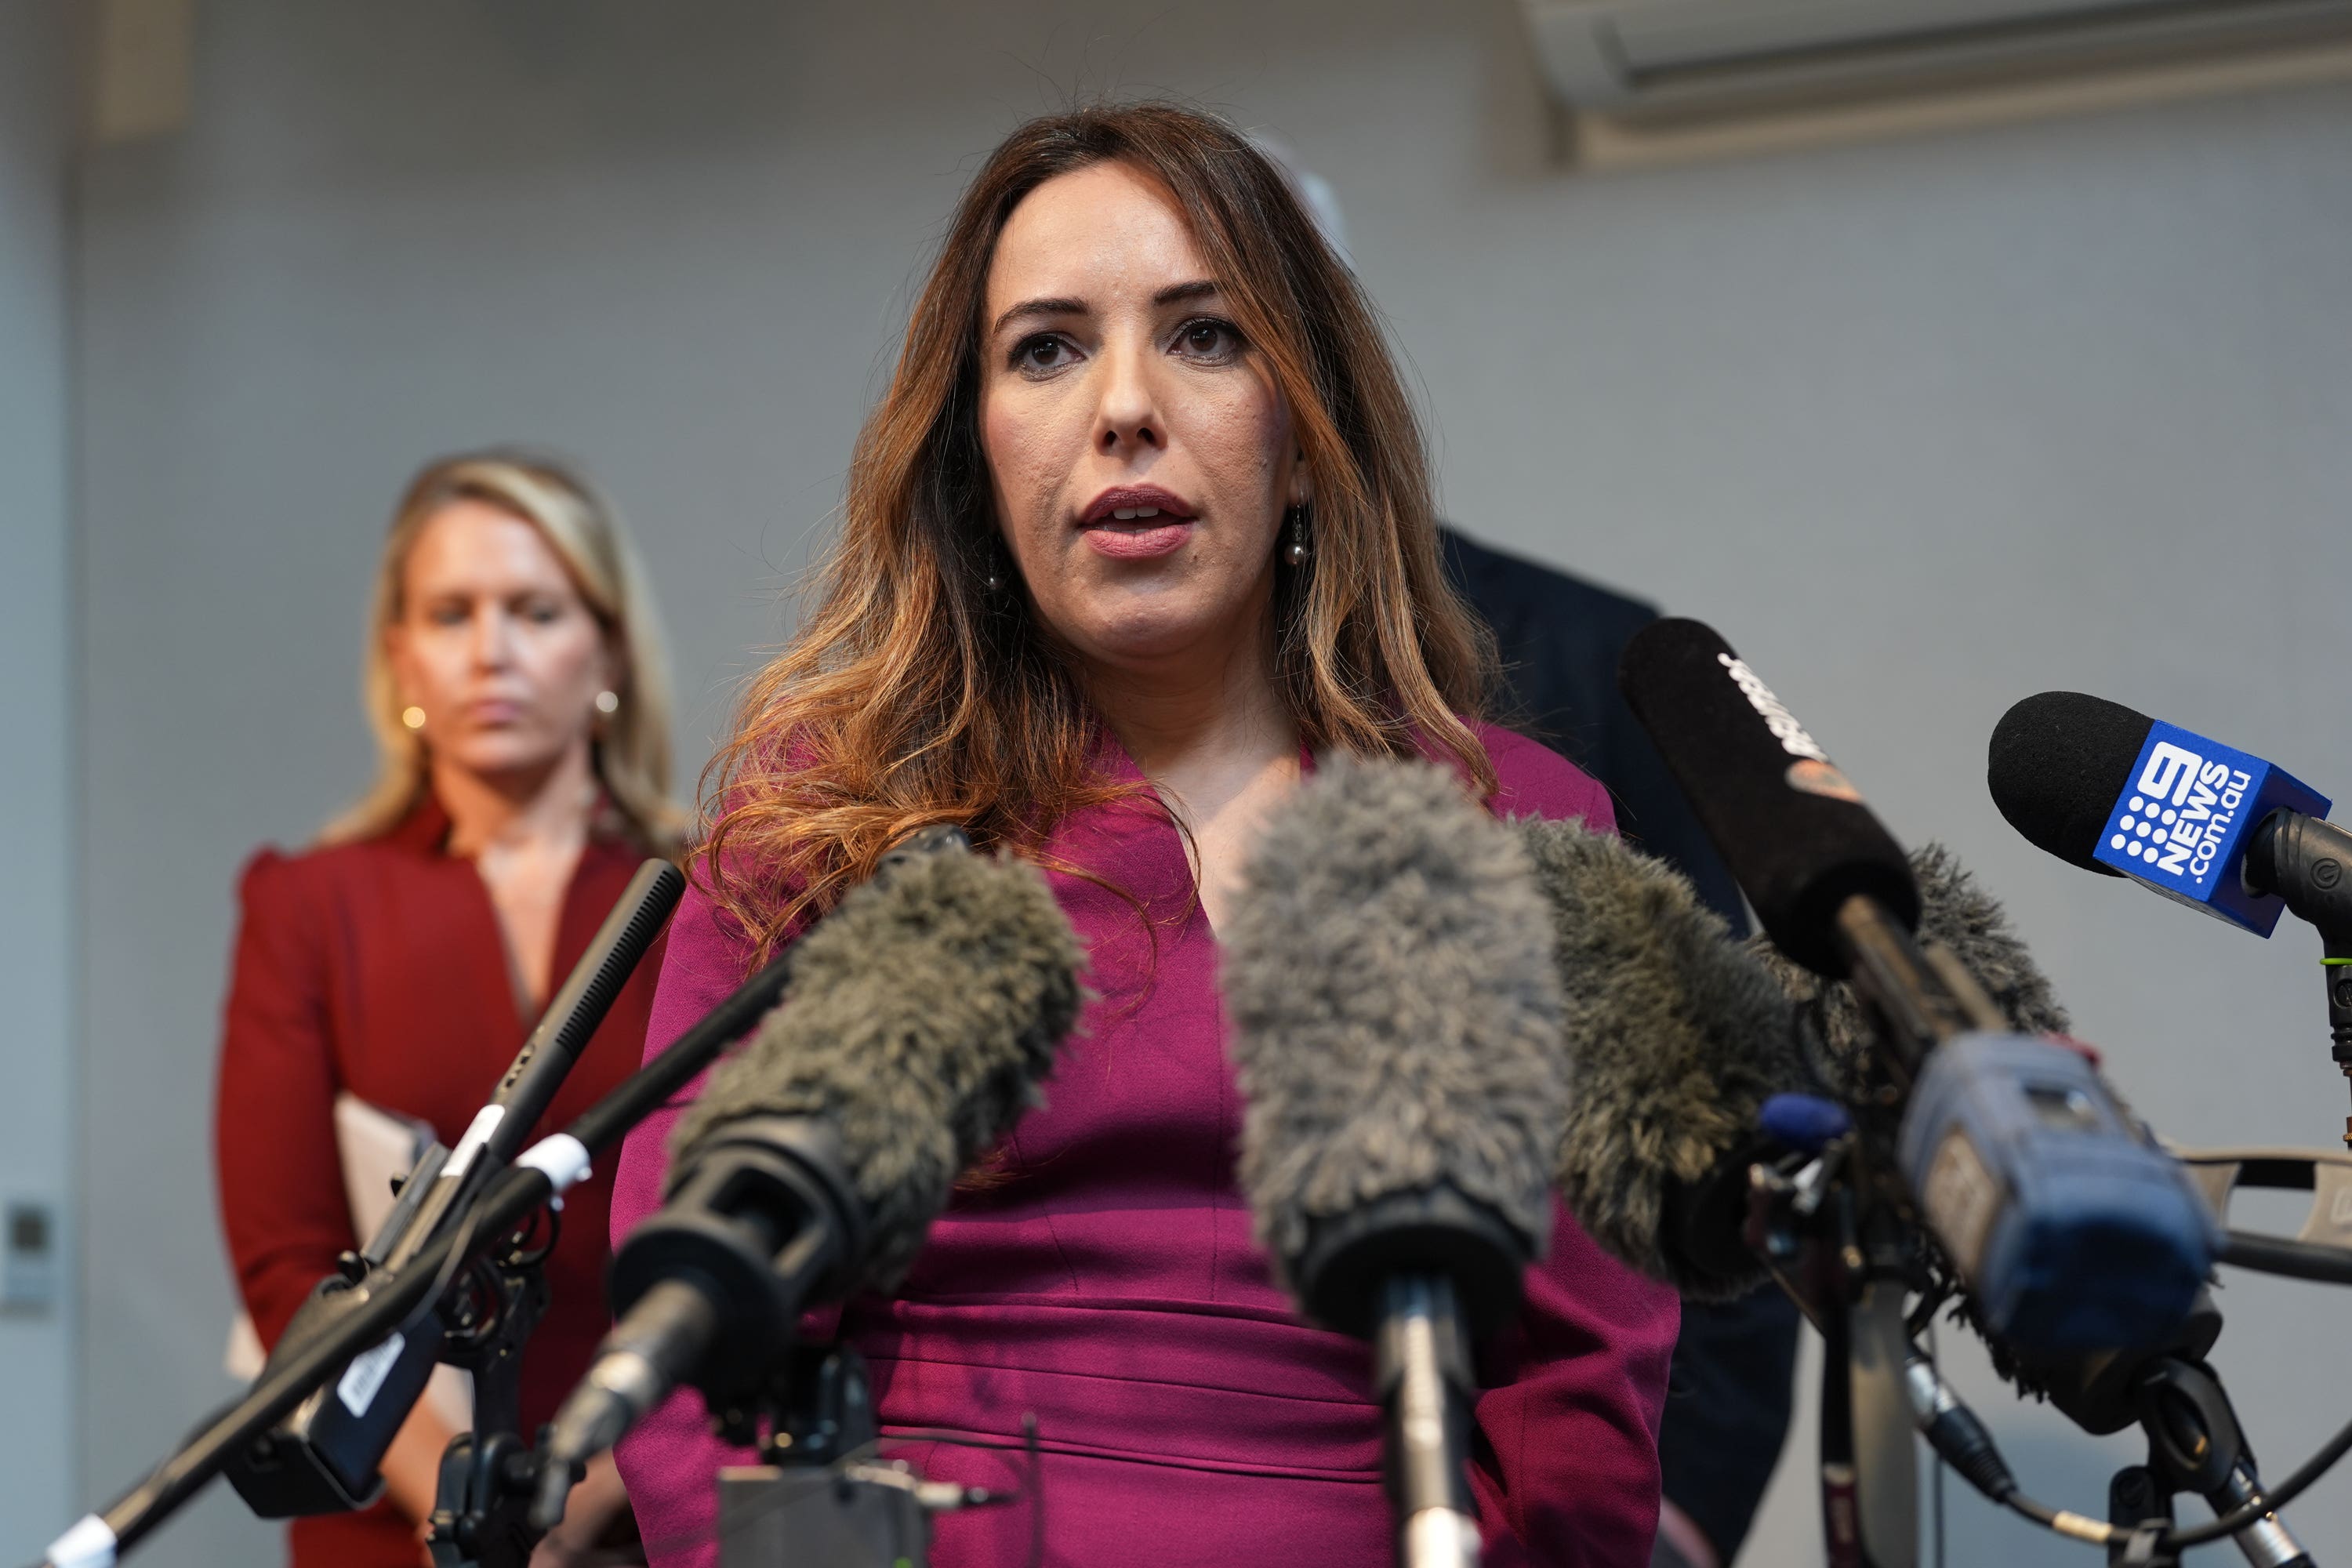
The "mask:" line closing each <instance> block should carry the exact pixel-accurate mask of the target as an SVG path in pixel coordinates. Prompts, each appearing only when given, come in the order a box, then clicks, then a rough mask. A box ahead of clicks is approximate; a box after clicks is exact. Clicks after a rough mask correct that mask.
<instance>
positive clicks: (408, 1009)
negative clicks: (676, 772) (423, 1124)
mask: <svg viewBox="0 0 2352 1568" xmlns="http://www.w3.org/2000/svg"><path fill="white" fill-rule="evenodd" d="M448 832H449V819H448V816H447V815H446V813H444V812H443V811H442V810H441V808H440V807H439V805H437V804H436V803H434V802H432V801H431V800H430V799H429V798H428V799H427V801H426V802H425V804H424V805H420V806H418V807H417V809H416V810H415V811H414V812H412V813H410V814H409V816H407V818H406V819H405V820H404V821H403V822H401V824H400V825H399V826H396V827H394V828H393V829H392V830H391V831H390V832H388V833H386V834H384V835H383V836H382V837H377V838H372V839H367V840H364V841H362V842H360V843H355V844H341V845H336V846H333V847H328V848H323V849H314V850H311V851H310V852H308V853H306V854H302V855H296V856H290V857H289V856H285V855H280V854H278V853H277V852H276V851H274V850H268V849H265V850H262V851H261V852H260V853H258V854H257V855H256V856H255V857H254V858H253V859H252V861H251V862H250V863H248V864H247V867H246V868H245V875H244V879H243V883H242V888H241V899H242V903H243V906H244V920H243V922H242V924H241V925H240V927H239V929H238V931H237V939H236V963H235V969H234V972H233V973H232V977H231V979H230V983H229V994H228V1006H227V1019H226V1030H225V1034H224V1037H223V1040H222V1045H221V1069H220V1083H219V1089H218V1098H217V1100H216V1102H215V1119H214V1138H215V1160H216V1163H217V1165H218V1173H219V1178H220V1197H221V1219H222V1224H223V1226H224V1227H225V1228H226V1231H227V1235H228V1247H229V1253H230V1256H231V1258H233V1260H234V1261H235V1264H236V1283H237V1289H238V1292H239V1293H240V1294H241V1295H242V1297H243V1298H244V1301H245V1306H246V1310H247V1311H249V1312H250V1313H251V1314H252V1315H253V1322H254V1327H255V1328H256V1329H257V1331H259V1332H260V1335H261V1341H262V1343H264V1344H265V1345H268V1344H275V1343H276V1342H277V1341H278V1335H279V1334H280V1333H282V1332H283V1331H285V1328H286V1324H287V1321H288V1320H289V1319H290V1318H291V1317H292V1316H293V1315H294V1310H295V1309H296V1308H298V1307H299V1306H300V1305H301V1304H302V1302H303V1300H304V1299H305V1298H307V1297H308V1296H309V1295H310V1289H311V1287H312V1286H314V1285H316V1284H317V1283H318V1282H319V1281H320V1279H323V1278H325V1277H326V1276H327V1275H329V1274H331V1273H333V1272H334V1268H335V1257H336V1254H338V1253H340V1252H341V1251H343V1250H344V1249H345V1248H349V1247H357V1246H358V1245H359V1243H360V1239H361V1238H357V1237H353V1236H352V1222H351V1214H350V1208H349V1205H348V1203H347V1200H346V1197H345V1194H344V1192H343V1185H342V1171H341V1157H340V1155H339V1154H338V1152H337V1149H336V1143H335V1131H334V1121H333V1105H334V1100H335V1096H336V1094H337V1092H338V1091H340V1090H343V1089H348V1090H350V1091H351V1092H352V1093H353V1094H355V1095H357V1096H359V1097H360V1098H361V1099H362V1100H367V1101H369V1102H371V1103H372V1104H374V1105H378V1106H381V1107H383V1109H384V1110H391V1111H394V1112H398V1113H400V1114H403V1115H406V1116H411V1117H415V1118H418V1119H421V1120H423V1121H429V1122H431V1123H432V1124H433V1127H434V1128H435V1130H436V1131H437V1132H438V1133H439V1135H440V1139H441V1142H443V1143H445V1144H452V1145H454V1144H455V1143H456V1142H457V1139H458V1137H459V1136H460V1135H461V1134H462V1133H463V1132H464V1131H465V1130H466V1124H467V1122H469V1121H472V1120H473V1117H474V1112H475V1111H476V1110H478V1109H479V1108H480V1107H481V1104H482V1102H483V1101H484V1100H487V1099H488V1098H489V1095H490V1090H491V1089H492V1088H493V1086H494V1085H495V1084H496V1083H497V1082H498V1079H499V1074H500V1073H502V1072H504V1071H505V1070H506V1068H507V1067H508V1065H509V1063H511V1062H512V1061H513V1059H514V1054H515V1052H516V1051H517V1050H519V1049H520V1048H521V1046H522V1042H523V1039H524V1037H526V1036H527V1035H528V1034H529V1033H530V1027H531V1025H532V1024H533V1023H535V1022H536V1019H527V1018H525V1017H523V1016H520V1013H519V1012H518V1005H517V1002H516V998H515V994H514V987H513V984H512V983H511V981H510V980H509V970H508V963H507V956H506V948H505V941H504V938H503V936H502V934H501V932H500V931H499V922H498V914H497V911H496V910H495V909H494V908H493V907H492V906H491V903H490V899H489V892H488V889H487V888H485V887H484V886H483V884H482V879H481V878H480V877H479V876H478V875H477V874H476V872H475V869H474V865H473V863H472V862H471V861H469V860H462V859H457V858H453V857H452V856H450V855H449V854H448V853H447V851H446V848H445V847H444V845H445V842H446V839H447V837H448ZM644 860H645V856H644V854H643V853H642V852H641V851H640V850H638V849H637V848H636V847H634V846H632V845H630V844H628V843H626V842H625V841H623V840H621V839H618V838H614V837H591V838H590V840H589V842H588V844H587V846H586V847H585V848H584V849H583V851H582V852H581V856H580V863H579V866H578V868H576V869H575V870H574V871H573V872H572V884H571V887H570V888H569V889H567V890H566V891H565V893H564V898H563V910H562V916H561V917H560V920H559V922H558V925H557V929H556V939H555V962H554V964H553V966H552V968H551V970H550V972H549V984H550V985H551V986H553V985H560V984H562V980H563V977H564V975H566V974H567V973H570V971H571V969H572V965H573V964H574V963H577V962H578V961H579V958H580V954H581V952H583V950H584V949H585V948H586V947H587V945H588V942H589V939H590V938H591V937H593V935H594V934H595V932H596V928H597V927H598V926H599V925H601V924H603V923H604V917H605V915H606V914H608V913H609V912H610V911H611V910H612V907H613V904H614V902H615V901H616V900H618V899H619V898H620V896H621V891H622V889H624V888H625V886H626V885H627V883H628V880H629V878H630V876H631V875H632V874H633V873H635V870H636V868H637V867H638V866H639V865H640V864H642V863H643V862H644ZM662 952H663V948H662V946H661V944H659V943H656V946H655V948H654V949H653V951H652V952H649V953H648V954H647V955H646V958H645V960H644V962H643V963H640V964H639V965H638V966H637V970H636V973H635V975H634V976H633V977H632V978H631V979H630V982H629V984H628V985H627V987H626V988H625V989H624V990H623V991H622V993H621V995H620V997H619V999H618V1000H617V1001H615V1002H614V1005H613V1009H612V1011H611V1013H609V1014H608V1015H607V1016H606V1017H605V1019H604V1026H603V1027H602V1028H600V1029H599V1030H598V1031H597V1032H596V1034H595V1036H594V1037H593V1038H592V1039H591V1040H590V1041H589V1043H588V1047H587V1049H586V1050H584V1051H583V1052H582V1053H581V1057H580V1060H579V1062H578V1063H577V1064H576V1065H575V1066H574V1067H573V1068H572V1074H571V1076H570V1078H569V1079H566V1081H565V1083H564V1085H563V1089H562V1093H561V1094H559V1095H558V1096H557V1097H556V1100H555V1103H554V1105H553V1107H552V1108H551V1110H550V1111H549V1114H548V1116H547V1118H546V1120H545V1121H543V1122H542V1123H541V1128H542V1130H544V1131H552V1130H553V1129H555V1128H558V1127H561V1126H562V1125H563V1124H564V1123H565V1122H567V1121H571V1120H572V1118H573V1117H574V1116H577V1115H578V1114H579V1113H580V1112H581V1111H583V1110H586V1109H587V1108H588V1106H589V1105H590V1104H591V1103H593V1101H594V1100H596V1099H597V1098H598V1097H600V1096H602V1095H603V1094H604V1092H605V1091H606V1090H608V1089H611V1088H613V1086H614V1085H615V1084H617V1083H619V1082H620V1081H621V1079H624V1078H625V1077H627V1076H628V1075H629V1073H630V1072H631V1071H633V1070H634V1069H635V1067H636V1065H637V1060H638V1058H639V1056H640V1055H641V1054H642V1053H643V1050H644V1047H645V1035H646V1010H647V1007H648V1006H649V1005H650V1004H651V1002H652V999H653V988H654V980H655V977H656V975H658V974H659V973H661V966H662ZM612 1192H613V1174H612V1169H611V1163H610V1161H609V1160H607V1161H605V1162H602V1163H600V1167H599V1169H598V1170H597V1172H596V1173H595V1174H594V1176H593V1177H592V1178H591V1179H590V1180H588V1181H586V1182H583V1184H580V1185H579V1186H577V1187H574V1188H573V1189H572V1191H571V1192H570V1193H569V1194H566V1195H565V1199H564V1209H563V1229H562V1238H561V1239H560V1241H559V1242H558V1243H557V1246H556V1248H555V1252H554V1255H553V1256H552V1257H551V1258H549V1259H548V1262H547V1276H548V1283H549V1285H550V1287H551V1292H552V1299H551V1304H550V1306H549V1309H548V1312H547V1316H546V1317H545V1318H544V1319H542V1320H541V1322H540V1325H539V1327H538V1329H537V1330H536V1331H534V1332H533V1333H532V1335H531V1338H530V1345H529V1347H528V1349H527V1350H526V1351H525V1352H524V1355H523V1364H522V1415H523V1421H524V1424H525V1428H526V1431H529V1430H530V1429H533V1428H535V1427H536V1426H537V1425H538V1424H539V1423H541V1422H543V1421H545V1420H547V1419H548V1418H549V1417H550V1416H551V1415H553V1414H554V1410H555V1406H556V1405H557V1404H558V1403H559V1402H560V1401H561V1400H562V1396H563V1394H564V1393H565V1391H566V1390H567V1389H568V1388H569V1387H570V1386H571V1384H572V1383H573V1382H574V1381H575V1380H576V1379H577V1378H579V1377H580V1375H581V1374H582V1373H584V1372H585V1371H586V1370H587V1366H588V1361H589V1357H590V1354H591V1352H593V1349H594V1347H595V1344H596V1342H597V1340H598V1339H599V1338H601V1337H602V1336H603V1334H604V1331H605V1329H606V1328H608V1327H609V1326H610V1316H609V1314H608V1312H607V1310H606V1309H605V1304H604V1268H605V1262H606V1259H607V1258H608V1257H609V1256H610V1255H609V1252H608V1250H607V1247H606V1245H605V1231H606V1228H607V1226H608V1223H609V1219H608V1216H609V1213H610V1209H611V1204H612ZM291 1536H292V1551H293V1562H294V1563H295V1564H296V1565H297V1568H376V1565H378V1564H382V1565H383V1568H415V1564H416V1563H418V1562H419V1561H421V1557H420V1552H419V1549H418V1547H417V1545H416V1540H415V1532H414V1527H413V1526H412V1525H411V1524H410V1523H409V1521H406V1520H404V1519H403V1518H402V1517H401V1516H400V1514H399V1513H398V1512H397V1511H396V1510H394V1508H393V1507H392V1506H391V1504H390V1503H388V1502H387V1503H379V1504H377V1506H376V1507H374V1508H373V1509H370V1510H367V1511H366V1512H365V1513H360V1514H333V1515H326V1516H322V1517H319V1518H313V1519H304V1520H297V1521H294V1523H293V1527H292V1531H291Z"/></svg>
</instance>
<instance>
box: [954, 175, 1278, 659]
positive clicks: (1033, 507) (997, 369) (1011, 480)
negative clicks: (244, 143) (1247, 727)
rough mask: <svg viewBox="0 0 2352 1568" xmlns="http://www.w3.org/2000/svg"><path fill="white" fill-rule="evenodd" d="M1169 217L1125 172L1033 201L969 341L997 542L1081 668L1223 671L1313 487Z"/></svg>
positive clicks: (1043, 192)
mask: <svg viewBox="0 0 2352 1568" xmlns="http://www.w3.org/2000/svg"><path fill="white" fill-rule="evenodd" d="M1225 310H1226V307H1225V305H1224V303H1223V297H1222V295H1221V294H1220V292H1219V290H1218V288H1217V284H1216V281H1215V279H1213V278H1211V277H1210V275H1209V269H1208V267H1207V266H1206V264H1204V263H1203V262H1202V259H1201V256H1200V252H1199V250H1198V249H1197V248H1196V247H1194V245H1193V243H1192V234H1191V232H1190V231H1189V230H1188V229H1187V228H1186V226H1185V224H1184V220H1183V217H1182V216H1181V214H1180V213H1179V212H1178V210H1177V208H1176V206H1175V205H1174V203H1173V202H1172V201H1171V199H1170V198H1169V196H1168V195H1166V193H1165V192H1163V191H1162V190H1161V189H1160V186H1158V185H1157V184H1154V183H1152V182H1151V181H1150V180H1149V179H1148V178H1146V177H1145V176H1143V175H1141V174H1138V173H1136V172H1135V171H1134V170H1133V169H1131V168H1129V167H1128V166H1126V165H1125V164H1121V163H1097V164H1094V165H1092V166H1090V167H1087V168H1085V169H1081V170H1078V171H1076V172H1075V173H1072V174H1061V175H1057V176H1056V177H1055V178H1054V179H1051V180H1048V181H1046V182H1045V184H1042V185H1040V186H1038V187H1037V188H1036V189H1035V190H1034V191H1032V192H1031V193H1030V194H1029V195H1027V196H1026V197H1024V199H1023V200H1022V202H1021V204H1020V205H1018V206H1016V207H1014V208H1013V215H1012V216H1011V217H1010V219H1008V220H1007V222H1006V224H1005V226H1004V231H1003V235H1002V236H1000V237H999V238H998V240H997V244H996V254H995V257H994V258H993V260H992V263H991V265H990V268H989V273H988V288H987V294H986V300H985V305H984V314H983V319H982V321H981V323H980V331H981V351H982V371H981V405H980V421H981V441H982V447H984V449H985V450H986V453H987V457H988V468H989V478H990V481H991V484H992V489H993V491H994V496H995V501H996V517H997V524H998V526H999V528H1000V529H1002V531H1003V535H1004V542H1005V543H1006V545H1007V547H1008V548H1009V549H1010V550H1011V552H1012V554H1013V563H1014V564H1015V565H1016V566H1017V567H1018V568H1019V570H1020V574H1021V576H1022V579H1023V581H1024V582H1025V583H1026V584H1028V589H1029V595H1030V597H1031V598H1032V599H1033V600H1034V603H1035V605H1036V606H1037V613H1038V614H1039V615H1040V616H1043V617H1044V618H1045V622H1046V624H1047V625H1048V626H1051V627H1052V628H1053V629H1054V630H1055V632H1056V633H1058V634H1059V635H1060V636H1061V637H1063V639H1064V640H1066V642H1068V643H1069V644H1070V645H1072V646H1073V647H1075V648H1076V650H1077V651H1078V653H1079V654H1080V655H1081V657H1083V658H1086V659H1087V660H1088V661H1089V662H1092V663H1095V664H1097V665H1100V666H1108V667H1110V668H1129V669H1146V668H1156V667H1158V668H1164V667H1167V666H1170V665H1171V664H1182V663H1185V662H1188V661H1189V660H1191V659H1193V658H1202V657H1206V658H1223V657H1224V656H1225V655H1226V654H1227V653H1229V652H1230V650H1231V649H1233V648H1234V647H1237V646H1241V644H1240V639H1242V638H1244V637H1252V636H1253V635H1254V634H1255V631H1256V629H1257V627H1258V626H1259V625H1260V624H1261V622H1262V619H1263V616H1264V615H1265V607H1266V605H1267V604H1268V603H1269V601H1270V597H1271V594H1272V589H1273V582H1274V558H1275V550H1276V535H1277V533H1278V532H1279V530H1280V527H1281V522H1282V513H1283V509H1284V507H1285V506H1286V504H1291V503H1294V502H1297V501H1302V500H1306V499H1307V493H1306V479H1307V474H1306V467H1305V465H1304V464H1303V463H1302V462H1301V461H1300V460H1299V458H1298V453H1297V448H1296V447H1295V445H1294V443H1293V441H1292V438H1291V431H1290V411H1289V407H1288V405H1286V403H1285V402H1284V400H1283V398H1282V395H1281V394H1280V393H1279V392H1278V391H1277V390H1276V387H1275V384H1274V381H1273V378H1272V376H1271V375H1270V374H1268V372H1267V369H1266V367H1265V362H1264V360H1263V358H1262V356H1261V355H1260V354H1259V353H1257V352H1256V350H1255V349H1254V348H1253V347H1252V346H1251V345H1250V344H1249V343H1247V342H1244V340H1243V338H1242V336H1241V333H1240V332H1239V331H1237V330H1236V329H1235V328H1234V325H1233V323H1232V322H1231V321H1229V320H1228V319H1227V317H1226V314H1225Z"/></svg>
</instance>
